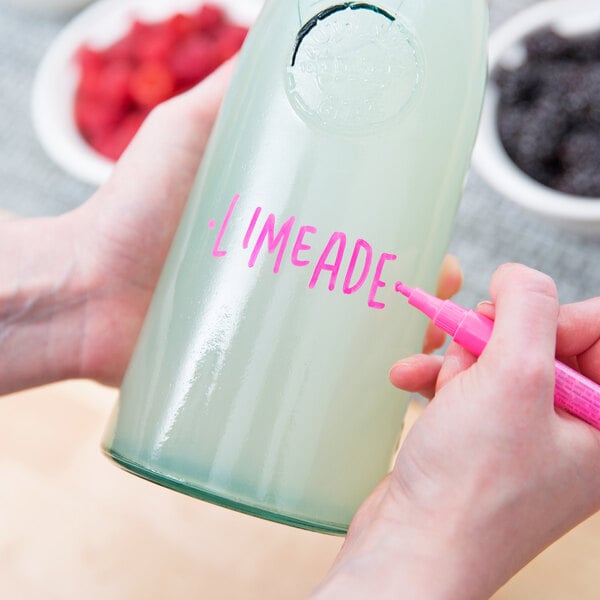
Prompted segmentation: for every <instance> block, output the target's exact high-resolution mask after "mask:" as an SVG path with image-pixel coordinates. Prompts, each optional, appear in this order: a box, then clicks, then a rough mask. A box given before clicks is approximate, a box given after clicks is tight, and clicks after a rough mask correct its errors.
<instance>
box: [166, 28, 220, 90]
mask: <svg viewBox="0 0 600 600" xmlns="http://www.w3.org/2000/svg"><path fill="white" fill-rule="evenodd" d="M221 62H222V59H221V54H220V52H219V48H218V47H217V45H216V44H215V43H214V42H211V41H209V40H207V39H206V38H205V37H203V36H199V35H197V34H196V35H194V36H193V37H190V38H188V39H187V40H185V41H184V42H183V43H182V44H181V45H180V46H178V47H177V48H176V49H175V51H174V52H173V57H172V59H171V68H172V72H173V75H174V76H175V79H176V81H177V83H178V85H179V86H185V85H188V84H195V83H198V82H199V81H202V79H204V78H205V77H207V76H208V75H210V74H211V73H212V72H213V71H214V70H215V69H216V68H217V67H218V66H219V64H220V63H221Z"/></svg>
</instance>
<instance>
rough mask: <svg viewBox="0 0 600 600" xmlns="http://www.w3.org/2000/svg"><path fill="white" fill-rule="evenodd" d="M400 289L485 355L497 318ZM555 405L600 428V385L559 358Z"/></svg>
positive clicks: (473, 351)
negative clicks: (493, 318) (484, 350)
mask: <svg viewBox="0 0 600 600" xmlns="http://www.w3.org/2000/svg"><path fill="white" fill-rule="evenodd" d="M396 291H397V292H400V293H401V294H403V295H404V296H406V297H407V298H408V303H409V304H410V305H412V306H414V307H415V308H418V309H419V310H420V311H421V312H423V313H425V314H426V315H427V316H428V317H429V318H430V319H431V320H432V321H433V323H434V324H435V325H437V327H439V328H440V329H441V330H443V331H445V332H446V333H448V334H449V335H450V336H451V337H452V338H453V339H454V341H455V342H456V343H457V344H459V345H461V346H462V347H463V348H465V349H466V350H468V351H469V352H471V354H474V355H475V356H479V355H480V354H481V352H482V351H483V349H484V348H485V345H486V344H487V342H488V340H489V339H490V336H491V335H492V329H493V328H494V321H492V320H491V319H488V318H487V317H486V316H484V315H482V314H480V313H478V312H476V311H474V310H467V309H466V308H463V307H462V306H459V305H458V304H456V303H454V302H451V301H450V300H440V299H439V298H436V297H435V296H432V295H431V294H428V293H427V292H424V291H423V290H420V289H418V288H415V289H412V288H409V287H408V286H406V285H404V284H403V283H400V282H398V283H397V284H396ZM554 404H555V405H556V406H558V407H560V408H562V409H564V410H566V411H567V412H569V413H571V414H572V415H575V416H576V417H579V418H580V419H582V420H583V421H586V422H587V423H589V424H590V425H593V426H594V427H595V428H596V429H600V385H598V384H597V383H594V382H593V381H591V380H590V379H588V378H587V377H584V376H583V375H582V374H581V373H579V372H577V371H575V370H574V369H571V367H568V366H567V365H565V364H563V363H561V362H560V361H558V360H557V361H556V383H555V389H554Z"/></svg>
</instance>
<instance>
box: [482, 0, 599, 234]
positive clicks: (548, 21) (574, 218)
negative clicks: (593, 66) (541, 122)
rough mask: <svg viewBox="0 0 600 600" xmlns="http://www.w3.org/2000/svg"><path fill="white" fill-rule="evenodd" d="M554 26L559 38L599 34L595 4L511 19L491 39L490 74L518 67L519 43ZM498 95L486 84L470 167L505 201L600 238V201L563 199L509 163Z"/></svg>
mask: <svg viewBox="0 0 600 600" xmlns="http://www.w3.org/2000/svg"><path fill="white" fill-rule="evenodd" d="M550 25H551V26H552V27H553V28H554V29H555V30H556V31H557V33H560V34H562V35H581V34H584V33H589V32H590V31H596V30H598V29H600V1H599V0H548V1H545V2H540V3H539V4H536V5H534V6H533V7H531V8H529V9H527V10H524V11H522V12H520V13H518V14H516V15H515V16H514V17H512V18H511V19H509V20H508V21H507V22H506V23H504V24H503V25H502V26H501V27H500V28H498V29H497V30H496V31H495V32H494V33H493V34H492V35H491V36H490V40H489V70H490V73H493V72H494V69H495V68H496V67H497V66H498V65H503V66H506V67H507V68H510V67H514V66H517V65H518V64H519V63H520V62H521V61H522V60H523V58H524V57H525V50H524V47H523V44H522V40H523V38H524V37H526V36H527V35H528V34H530V33H532V32H533V31H536V30H538V29H541V28H544V27H546V26H550ZM498 98H499V94H498V90H497V87H496V85H495V84H494V82H493V81H490V82H489V84H488V89H487V92H486V97H485V101H484V107H483V113H482V117H481V125H480V128H479V135H478V138H477V143H476V144H475V150H474V153H473V165H474V167H475V169H476V170H477V172H478V173H479V174H480V175H481V176H482V177H483V178H484V179H485V180H486V181H487V183H488V184H489V185H490V186H491V187H493V188H495V189H496V190H497V191H499V192H500V193H501V194H502V195H503V196H505V197H507V198H508V199H510V200H513V201H514V202H515V203H517V204H518V205H520V206H522V207H523V208H526V209H528V210H530V211H532V212H534V213H536V214H538V215H540V216H542V217H543V218H545V219H547V220H549V221H552V222H554V223H555V224H558V225H560V226H562V227H564V228H566V229H568V230H570V231H573V232H576V233H581V234H584V235H589V236H593V237H600V199H595V198H584V197H580V196H573V195H569V194H565V193H562V192H559V191H556V190H553V189H551V188H549V187H546V186H544V185H542V184H541V183H539V182H537V181H535V180H534V179H532V178H531V177H529V176H528V175H526V174H525V173H524V172H523V171H521V169H519V167H517V165H516V164H515V163H514V162H513V161H512V160H511V159H510V158H509V156H508V155H507V153H506V151H505V150H504V147H503V146H502V142H501V141H500V138H499V134H498V129H497V126H496V110H497V106H498Z"/></svg>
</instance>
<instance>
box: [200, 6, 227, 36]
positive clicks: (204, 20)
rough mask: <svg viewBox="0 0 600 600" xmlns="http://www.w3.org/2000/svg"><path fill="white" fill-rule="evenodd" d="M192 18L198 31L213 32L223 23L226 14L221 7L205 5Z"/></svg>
mask: <svg viewBox="0 0 600 600" xmlns="http://www.w3.org/2000/svg"><path fill="white" fill-rule="evenodd" d="M192 18H193V19H194V23H195V25H196V29H197V30H198V31H211V30H214V29H216V28H217V27H219V26H220V25H221V24H222V23H223V21H224V20H225V13H224V12H223V9H222V8H221V7H220V6H216V5H214V4H204V5H203V6H201V7H200V9H199V10H198V11H197V12H196V13H195V14H194V15H193V17H192Z"/></svg>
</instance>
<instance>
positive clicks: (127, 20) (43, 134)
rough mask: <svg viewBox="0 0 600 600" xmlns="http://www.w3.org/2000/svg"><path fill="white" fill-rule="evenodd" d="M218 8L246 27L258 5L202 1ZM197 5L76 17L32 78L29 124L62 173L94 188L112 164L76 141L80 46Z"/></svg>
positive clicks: (113, 4) (108, 5) (105, 8)
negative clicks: (133, 23)
mask: <svg viewBox="0 0 600 600" xmlns="http://www.w3.org/2000/svg"><path fill="white" fill-rule="evenodd" d="M208 1H210V2H211V3H214V4H219V5H221V6H222V7H223V8H224V9H225V10H226V12H227V15H228V16H229V17H230V18H231V19H232V20H233V21H236V22H238V23H240V24H244V25H247V26H248V25H251V24H252V23H253V22H254V20H255V19H256V17H257V15H258V13H259V12H260V9H261V6H262V4H263V1H262V0H207V2H208ZM201 4H202V2H201V0H100V1H99V2H96V3H94V4H92V5H91V6H89V7H88V8H87V9H85V10H84V11H82V12H81V13H80V14H78V15H77V16H76V17H75V18H74V19H73V20H72V21H71V22H70V23H69V24H68V25H67V26H66V27H65V28H64V29H63V30H62V32H61V33H60V34H59V35H58V37H57V38H56V40H55V41H54V42H53V44H52V46H51V47H50V49H49V50H48V52H47V53H46V55H45V56H44V58H43V60H42V62H41V63H40V65H39V67H38V71H37V73H36V77H35V81H34V85H33V96H32V118H33V126H34V129H35V131H36V133H37V136H38V138H39V140H40V143H41V144H42V146H43V148H44V149H45V151H46V152H47V154H48V155H49V156H50V158H52V159H53V160H54V161H55V162H56V163H57V164H58V165H59V166H60V167H62V168H63V169H64V170H65V171H67V172H68V173H70V174H71V175H73V176H74V177H77V178H78V179H81V180H82V181H85V182H87V183H91V184H93V185H100V184H101V183H103V182H104V181H106V179H107V178H108V176H109V175H110V173H111V171H112V168H113V166H114V163H113V162H112V161H111V160H109V159H107V158H105V157H104V156H102V155H101V154H99V153H98V152H96V151H95V150H94V149H93V148H92V147H91V146H89V145H88V144H87V142H86V141H85V140H84V139H83V137H82V136H81V135H80V133H79V131H78V129H77V126H76V124H75V120H74V114H73V105H74V98H75V90H76V86H77V80H78V70H77V65H76V63H75V60H74V57H75V54H76V52H77V50H78V49H79V48H80V47H81V45H82V44H84V43H89V44H92V45H97V46H100V47H102V46H107V45H109V44H111V43H112V42H114V41H116V40H117V39H119V38H120V37H122V36H123V35H125V34H126V33H127V31H128V29H129V26H130V24H131V21H132V18H134V17H137V18H140V19H142V20H145V21H159V20H162V19H164V18H166V17H168V16H169V15H171V14H174V13H176V12H178V11H179V12H188V11H191V10H194V9H196V8H198V7H199V6H200V5H201Z"/></svg>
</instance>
